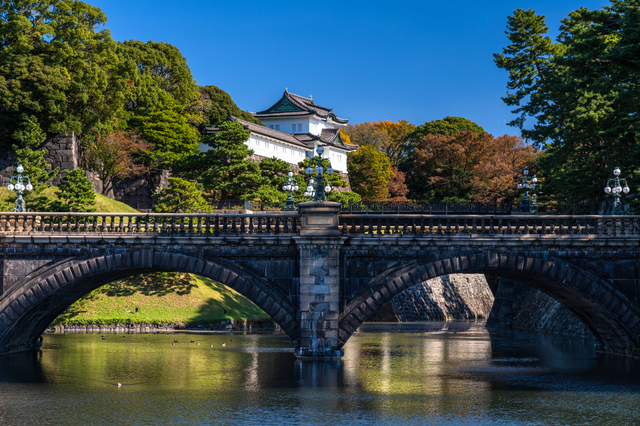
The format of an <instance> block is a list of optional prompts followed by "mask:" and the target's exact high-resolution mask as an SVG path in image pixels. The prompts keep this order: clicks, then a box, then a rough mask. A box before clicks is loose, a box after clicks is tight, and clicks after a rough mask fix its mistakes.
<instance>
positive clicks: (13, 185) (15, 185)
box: [7, 164, 33, 213]
mask: <svg viewBox="0 0 640 426" xmlns="http://www.w3.org/2000/svg"><path fill="white" fill-rule="evenodd" d="M16 172H18V175H17V176H11V179H10V183H9V185H8V186H7V189H8V190H9V191H13V190H14V189H15V191H16V194H18V198H17V199H16V206H15V207H14V208H13V211H14V212H18V213H23V212H26V211H27V205H26V203H25V202H24V199H23V198H22V194H24V190H25V189H26V190H27V191H31V190H32V189H33V186H32V185H31V179H29V176H22V172H24V167H22V164H18V167H16ZM25 180H26V181H27V184H26V185H25V184H24V183H23V182H24V181H25Z"/></svg>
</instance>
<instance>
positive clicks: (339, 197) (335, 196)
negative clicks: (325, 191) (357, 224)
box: [327, 191, 362, 204]
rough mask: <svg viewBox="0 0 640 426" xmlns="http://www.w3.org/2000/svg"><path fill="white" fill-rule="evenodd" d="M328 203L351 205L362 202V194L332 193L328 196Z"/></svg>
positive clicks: (348, 192) (349, 192)
mask: <svg viewBox="0 0 640 426" xmlns="http://www.w3.org/2000/svg"><path fill="white" fill-rule="evenodd" d="M327 201H333V202H335V203H342V204H350V203H357V202H359V201H362V197H361V196H360V194H358V193H355V192H351V191H340V192H336V191H332V192H331V193H330V194H329V195H327Z"/></svg>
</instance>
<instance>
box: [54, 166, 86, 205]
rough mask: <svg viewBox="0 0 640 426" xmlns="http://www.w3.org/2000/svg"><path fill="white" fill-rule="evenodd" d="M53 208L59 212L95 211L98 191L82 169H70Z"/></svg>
mask: <svg viewBox="0 0 640 426" xmlns="http://www.w3.org/2000/svg"><path fill="white" fill-rule="evenodd" d="M56 196H57V197H58V200H57V201H54V202H53V203H52V206H51V209H52V210H54V211H59V212H93V211H95V208H94V206H95V205H96V193H95V192H94V191H93V185H91V182H89V180H88V179H87V176H86V174H85V171H84V170H82V169H75V170H68V171H67V173H66V174H65V176H64V178H62V182H60V184H59V185H58V189H57V191H56Z"/></svg>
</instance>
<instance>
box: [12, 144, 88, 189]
mask: <svg viewBox="0 0 640 426" xmlns="http://www.w3.org/2000/svg"><path fill="white" fill-rule="evenodd" d="M42 148H43V149H44V150H45V151H47V153H46V154H45V156H44V159H45V161H46V162H47V163H48V164H49V167H47V169H48V170H51V169H55V168H56V167H59V168H60V173H59V174H58V177H57V178H56V179H54V181H53V184H54V185H57V184H58V183H59V182H60V180H61V179H62V177H64V173H66V170H74V169H77V168H78V167H80V162H81V158H82V153H81V151H80V144H79V143H78V138H76V135H75V133H74V132H64V133H60V134H58V135H56V136H54V137H52V138H50V139H47V140H46V141H45V142H44V144H43V146H42ZM15 166H16V153H15V152H14V151H13V149H11V148H8V147H5V148H1V149H0V178H1V179H2V185H4V186H6V185H8V184H9V179H11V176H13V175H14V174H15Z"/></svg>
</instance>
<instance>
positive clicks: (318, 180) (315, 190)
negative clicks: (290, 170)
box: [304, 145, 333, 201]
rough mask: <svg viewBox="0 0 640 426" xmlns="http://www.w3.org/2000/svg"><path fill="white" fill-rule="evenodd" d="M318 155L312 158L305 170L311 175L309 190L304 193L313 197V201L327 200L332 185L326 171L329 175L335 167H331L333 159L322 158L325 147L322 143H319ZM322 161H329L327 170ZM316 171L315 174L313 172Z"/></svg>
mask: <svg viewBox="0 0 640 426" xmlns="http://www.w3.org/2000/svg"><path fill="white" fill-rule="evenodd" d="M316 152H317V155H316V156H315V157H313V158H311V159H310V161H309V167H307V169H306V170H305V171H306V173H307V175H309V177H310V178H309V186H307V190H306V192H305V193H304V196H305V197H313V201H327V195H326V194H328V193H329V192H331V186H330V185H329V180H328V179H327V178H326V176H325V173H326V174H327V175H332V174H333V167H331V161H329V159H328V158H322V153H323V152H324V148H323V147H322V145H319V146H318V148H316ZM322 161H328V162H329V167H327V170H326V171H325V170H324V167H322ZM314 172H315V174H316V175H315V176H313V173H314Z"/></svg>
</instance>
